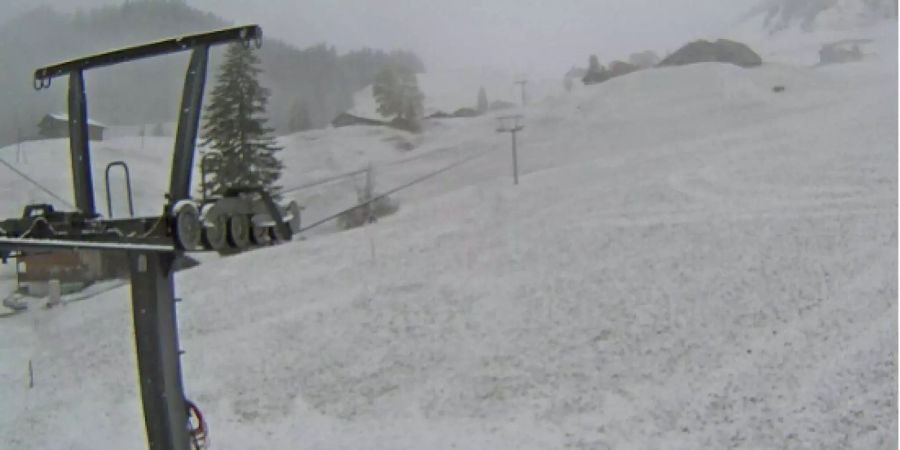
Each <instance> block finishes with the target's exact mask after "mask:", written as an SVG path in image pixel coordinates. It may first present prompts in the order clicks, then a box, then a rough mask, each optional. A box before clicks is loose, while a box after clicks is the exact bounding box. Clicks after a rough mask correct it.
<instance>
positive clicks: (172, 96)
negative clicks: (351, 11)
mask: <svg viewBox="0 0 900 450" xmlns="http://www.w3.org/2000/svg"><path fill="white" fill-rule="evenodd" d="M229 25H232V24H231V23H229V22H227V21H225V20H223V19H221V18H219V17H217V16H215V15H213V14H211V13H206V12H203V11H200V10H198V9H195V8H192V7H189V6H187V5H186V4H184V2H179V1H166V2H160V1H151V0H140V1H131V2H126V3H124V4H120V5H116V6H104V7H99V8H95V9H90V10H85V11H77V12H75V13H60V12H58V11H56V10H54V9H51V8H49V7H39V8H36V9H33V10H30V11H28V12H26V13H24V14H22V15H21V16H18V17H16V18H14V19H12V20H9V21H8V22H6V23H3V24H0V61H3V64H0V145H3V144H9V143H11V142H14V141H15V140H16V139H17V136H19V137H22V138H28V137H32V136H34V135H35V133H36V132H37V130H36V124H37V123H38V121H39V120H40V118H41V117H42V116H43V115H44V114H47V113H51V112H58V111H64V110H65V107H66V106H65V105H66V103H65V96H66V87H65V79H60V80H56V81H55V82H54V84H53V86H52V87H51V88H50V89H49V90H48V91H42V92H34V91H33V89H32V81H31V80H32V73H33V71H34V69H36V68H38V67H41V66H45V65H48V64H52V63H55V62H58V61H60V60H65V59H71V58H75V57H80V56H83V55H87V54H90V53H93V52H99V51H104V50H108V49H111V48H118V47H123V46H129V45H134V44H139V43H142V42H145V41H149V40H154V39H161V38H165V37H169V36H173V35H179V34H188V33H197V32H203V31H208V30H211V29H216V28H221V27H225V26H229ZM222 51H223V49H222V48H215V49H213V51H212V52H211V63H210V74H209V80H208V81H207V82H208V83H212V82H214V79H215V75H216V74H217V69H218V63H219V62H220V61H221V55H222ZM260 58H261V60H262V65H261V67H262V69H263V74H262V78H261V81H262V83H263V84H264V85H265V86H266V87H268V88H269V89H271V90H272V91H273V92H277V93H278V95H274V96H272V98H271V102H270V106H269V117H270V123H269V125H270V126H274V127H275V128H276V129H278V130H279V131H289V130H288V128H289V124H290V112H291V109H292V108H295V109H296V107H297V105H302V107H304V108H305V109H306V110H307V112H308V114H309V117H310V119H311V122H312V124H313V126H315V127H320V126H324V125H326V124H327V123H328V122H329V121H330V120H331V119H332V118H333V117H334V116H335V115H336V114H337V113H338V112H340V111H342V110H345V109H348V108H350V107H351V106H352V96H353V93H354V92H355V91H357V90H359V89H360V88H362V87H364V86H366V85H368V84H370V83H371V82H372V80H373V79H374V76H375V74H376V73H377V72H378V71H379V70H380V69H381V67H383V65H384V64H386V63H387V62H388V61H396V62H400V63H402V64H405V65H408V66H410V67H412V68H413V69H414V70H416V71H418V72H421V71H424V69H425V68H424V65H423V64H422V62H421V60H420V59H419V58H418V57H417V56H416V55H415V54H413V53H410V52H406V51H394V52H385V51H381V50H373V49H361V50H358V51H351V52H348V53H344V54H338V53H337V51H336V50H335V49H334V47H330V46H328V45H326V44H320V45H316V46H313V47H310V48H306V49H298V48H296V47H293V46H291V45H288V44H286V43H284V42H281V41H279V40H277V39H272V38H271V36H269V37H267V38H266V39H265V42H264V45H263V47H262V49H261V50H260ZM187 61H188V55H187V54H186V53H185V54H177V55H170V56H164V57H159V58H152V59H149V60H143V61H138V62H134V63H129V64H124V65H120V66H115V67H110V68H104V69H99V70H95V71H90V72H88V73H87V74H86V84H87V92H88V108H89V113H90V115H91V118H92V119H94V120H97V121H100V122H104V123H107V124H111V125H139V124H154V123H160V122H172V121H174V120H175V118H176V113H177V107H178V106H177V105H178V103H179V101H180V92H181V88H182V83H183V77H184V71H185V69H186V67H187Z"/></svg>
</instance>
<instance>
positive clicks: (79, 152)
mask: <svg viewBox="0 0 900 450" xmlns="http://www.w3.org/2000/svg"><path fill="white" fill-rule="evenodd" d="M88 138H89V135H88V118H87V96H86V95H85V92H84V74H83V73H82V72H81V71H80V70H78V71H75V72H72V73H71V74H69V154H70V158H71V160H72V183H73V188H74V189H73V192H74V193H75V207H77V208H78V209H79V210H80V211H81V212H82V213H84V214H85V215H86V216H88V217H95V216H96V215H97V211H96V209H95V208H94V182H93V178H92V177H91V147H90V143H89V141H88Z"/></svg>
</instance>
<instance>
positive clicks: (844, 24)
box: [744, 0, 897, 33]
mask: <svg viewBox="0 0 900 450" xmlns="http://www.w3.org/2000/svg"><path fill="white" fill-rule="evenodd" d="M896 18H897V0H762V1H760V2H759V3H758V4H757V5H755V6H754V7H753V8H751V9H750V10H749V11H747V12H746V13H745V14H744V20H749V21H753V20H759V21H761V26H762V27H763V28H764V29H765V30H767V31H769V32H770V33H778V32H780V31H783V30H787V29H791V28H799V29H801V30H803V31H812V30H814V29H817V28H853V27H859V26H865V25H869V24H872V23H875V22H878V21H881V20H884V19H896Z"/></svg>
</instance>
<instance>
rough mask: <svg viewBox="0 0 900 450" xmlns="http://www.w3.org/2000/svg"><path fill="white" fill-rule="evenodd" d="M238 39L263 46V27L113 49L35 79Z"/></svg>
mask: <svg viewBox="0 0 900 450" xmlns="http://www.w3.org/2000/svg"><path fill="white" fill-rule="evenodd" d="M238 40H242V41H245V42H250V41H253V42H256V43H257V45H259V43H260V42H261V41H262V28H260V27H259V26H258V25H245V26H240V27H234V28H226V29H223V30H217V31H211V32H208V33H200V34H192V35H189V36H181V37H174V38H169V39H163V40H161V41H156V42H151V43H149V44H143V45H138V46H134V47H128V48H123V49H118V50H112V51H108V52H105V53H100V54H96V55H91V56H87V57H84V58H79V59H73V60H70V61H65V62H61V63H58V64H54V65H51V66H47V67H42V68H39V69H37V70H35V71H34V79H35V82H37V81H49V80H50V79H53V78H56V77H61V76H64V75H68V74H70V73H72V72H77V71H83V70H90V69H94V68H97V67H104V66H111V65H114V64H119V63H123V62H127V61H134V60H137V59H143V58H149V57H152V56H160V55H166V54H169V53H176V52H181V51H185V50H191V49H194V48H196V47H201V46H212V45H217V44H225V43H229V42H234V41H238ZM35 86H36V87H37V86H38V84H37V83H35Z"/></svg>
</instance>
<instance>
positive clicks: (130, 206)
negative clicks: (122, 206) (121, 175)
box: [105, 161, 134, 219]
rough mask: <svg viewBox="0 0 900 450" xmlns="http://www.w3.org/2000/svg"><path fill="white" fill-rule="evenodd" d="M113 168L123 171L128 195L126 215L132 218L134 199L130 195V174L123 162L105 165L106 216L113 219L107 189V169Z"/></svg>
mask: <svg viewBox="0 0 900 450" xmlns="http://www.w3.org/2000/svg"><path fill="white" fill-rule="evenodd" d="M113 167H121V168H122V170H124V171H125V190H126V192H127V193H128V214H129V216H130V217H134V197H133V196H132V195H131V172H130V171H129V170H128V164H126V163H125V161H113V162H111V163H109V164H107V165H106V176H105V178H106V214H107V215H109V218H110V219H112V218H113V209H112V194H111V193H110V188H109V169H112V168H113Z"/></svg>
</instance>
